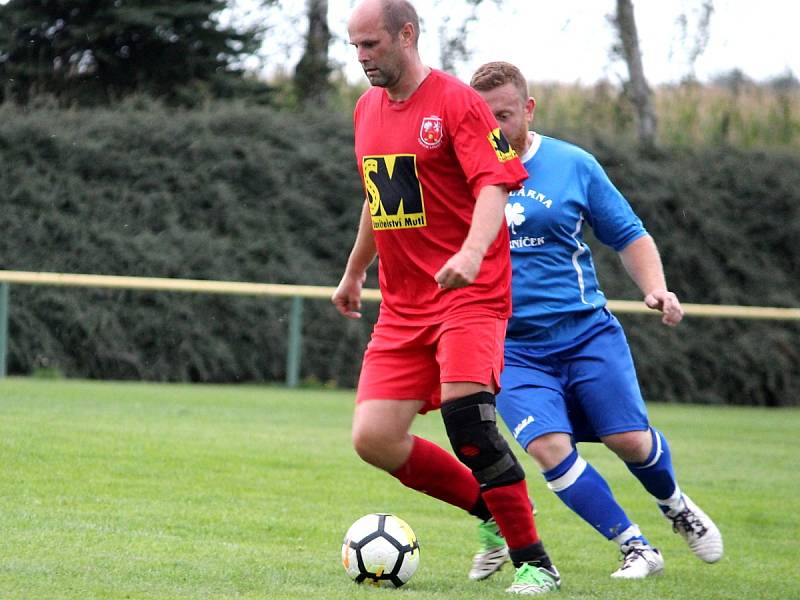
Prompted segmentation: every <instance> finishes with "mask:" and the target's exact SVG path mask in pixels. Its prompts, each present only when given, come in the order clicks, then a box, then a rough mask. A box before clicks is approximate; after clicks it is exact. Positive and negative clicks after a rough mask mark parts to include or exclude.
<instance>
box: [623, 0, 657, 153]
mask: <svg viewBox="0 0 800 600" xmlns="http://www.w3.org/2000/svg"><path fill="white" fill-rule="evenodd" d="M615 23H616V25H617V31H618V33H619V39H620V42H622V52H623V56H624V58H625V62H626V63H627V65H628V75H629V78H630V81H629V82H628V85H627V86H626V87H627V94H628V97H629V98H630V100H631V102H632V103H633V106H634V108H635V109H636V117H637V124H638V132H639V142H640V143H641V144H642V145H643V146H645V147H648V148H651V147H653V146H654V145H655V138H656V113H655V109H654V108H653V92H652V90H651V89H650V86H649V85H647V79H645V76H644V68H643V67H642V53H641V50H640V49H639V36H638V34H637V33H636V20H635V18H634V16H633V4H632V3H631V0H617V16H616V19H615Z"/></svg>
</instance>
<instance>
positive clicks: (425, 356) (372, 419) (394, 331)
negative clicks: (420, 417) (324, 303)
mask: <svg viewBox="0 0 800 600" xmlns="http://www.w3.org/2000/svg"><path fill="white" fill-rule="evenodd" d="M424 329H425V328H418V327H416V328H415V327H407V328H399V327H386V326H383V325H381V324H380V323H379V325H376V327H375V331H374V332H373V336H372V340H371V341H370V345H369V347H368V349H367V352H366V353H365V355H364V361H363V365H362V369H361V378H360V380H359V386H358V394H357V398H356V409H355V413H354V418H353V428H352V440H353V445H354V447H355V449H356V452H357V453H358V455H359V456H360V457H361V458H362V459H363V460H365V461H366V462H368V463H369V464H372V465H374V466H376V467H378V468H380V469H383V470H385V471H388V472H389V473H390V474H391V475H393V476H394V477H395V478H397V479H398V480H399V481H400V482H401V483H402V484H403V485H405V486H407V487H410V488H412V489H414V490H417V491H421V492H423V493H425V494H427V495H429V496H432V497H434V498H437V499H439V500H443V501H444V502H447V503H449V504H453V505H455V506H458V507H459V508H462V509H464V510H466V511H468V512H470V513H471V514H474V515H476V516H478V517H479V518H482V519H483V518H488V516H489V514H490V513H489V511H488V509H487V508H486V506H485V503H484V502H483V499H482V498H481V496H480V490H479V488H478V482H477V481H476V480H475V478H474V477H473V475H472V472H471V471H470V470H469V469H467V468H466V467H465V466H464V465H463V464H461V462H460V461H459V460H457V459H456V458H455V457H454V456H453V455H452V454H451V453H449V452H447V451H446V450H444V449H443V448H441V447H440V446H438V445H437V444H434V443H433V442H431V441H429V440H426V439H423V438H421V437H418V436H413V435H411V434H410V433H409V429H410V427H411V423H412V422H413V420H414V418H415V416H416V415H417V413H418V412H425V411H426V410H428V409H429V408H434V407H437V406H438V404H439V397H440V385H439V367H438V365H437V364H436V359H435V353H434V350H433V347H432V345H431V343H430V342H429V340H427V337H431V335H430V333H428V332H426V331H425V330H424ZM385 398H391V399H389V400H386V399H385ZM407 398H420V400H408V399H407Z"/></svg>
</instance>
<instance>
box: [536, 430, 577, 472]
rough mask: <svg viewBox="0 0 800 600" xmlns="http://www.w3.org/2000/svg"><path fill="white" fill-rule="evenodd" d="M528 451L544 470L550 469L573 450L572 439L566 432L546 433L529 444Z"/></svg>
mask: <svg viewBox="0 0 800 600" xmlns="http://www.w3.org/2000/svg"><path fill="white" fill-rule="evenodd" d="M527 451H528V454H530V455H531V456H532V457H533V459H534V460H535V461H536V464H538V465H539V467H540V468H541V469H542V470H544V471H549V470H550V469H553V468H555V467H557V466H558V465H559V464H561V462H562V461H563V460H564V459H565V458H566V457H567V456H569V454H570V452H572V440H571V438H570V436H569V435H568V434H566V433H546V434H544V435H542V436H539V437H537V438H536V439H535V440H533V441H532V442H531V443H530V444H528V447H527Z"/></svg>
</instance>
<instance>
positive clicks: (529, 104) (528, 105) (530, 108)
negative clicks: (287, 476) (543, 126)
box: [525, 96, 536, 123]
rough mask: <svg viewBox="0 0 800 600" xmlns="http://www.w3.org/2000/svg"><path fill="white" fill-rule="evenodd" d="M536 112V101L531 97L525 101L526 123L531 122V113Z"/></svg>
mask: <svg viewBox="0 0 800 600" xmlns="http://www.w3.org/2000/svg"><path fill="white" fill-rule="evenodd" d="M535 110H536V100H534V99H533V98H532V97H530V96H529V97H528V99H527V100H526V101H525V118H526V119H527V121H528V123H530V122H531V121H533V113H534V111H535Z"/></svg>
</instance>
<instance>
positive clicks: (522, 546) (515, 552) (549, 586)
mask: <svg viewBox="0 0 800 600" xmlns="http://www.w3.org/2000/svg"><path fill="white" fill-rule="evenodd" d="M504 335H505V322H504V321H502V320H496V319H486V318H485V317H475V318H468V317H461V318H459V319H458V320H457V322H455V321H454V322H453V323H448V324H445V325H443V327H442V334H441V337H440V339H439V345H438V350H437V360H438V362H439V364H440V366H441V378H442V419H443V420H444V424H445V429H446V431H447V435H448V437H449V439H450V443H451V445H452V447H453V449H454V451H455V453H456V456H457V457H458V458H459V459H460V460H461V461H462V462H463V463H464V464H465V465H466V466H467V467H468V468H469V469H470V470H471V471H472V473H473V474H474V476H475V478H476V479H477V480H478V482H479V484H480V489H481V496H482V497H483V499H484V501H485V502H486V505H487V506H488V507H489V510H490V511H491V513H492V515H493V517H494V518H495V520H496V522H497V525H498V527H499V529H500V531H501V532H502V534H503V536H504V537H505V539H506V542H507V544H508V547H509V554H510V557H511V560H512V561H513V562H514V564H515V566H516V567H517V574H516V575H515V582H514V584H513V585H512V586H511V587H510V588H508V591H509V592H514V593H524V594H531V593H542V592H546V591H550V590H554V589H557V588H558V586H559V585H560V577H559V575H558V571H557V570H556V568H555V567H554V566H553V564H552V562H551V561H550V557H549V556H548V555H547V552H546V551H545V549H544V545H543V543H542V541H541V539H540V538H539V534H538V532H537V531H536V525H535V522H534V518H533V511H532V510H531V504H530V500H529V498H528V489H527V485H526V483H525V472H524V470H523V469H522V466H521V465H520V464H519V462H518V461H517V459H516V457H515V456H514V454H513V452H512V451H511V448H510V447H509V446H508V443H507V442H506V441H505V439H504V438H503V436H502V435H501V434H500V432H499V430H498V428H497V421H496V412H495V397H494V390H495V389H497V386H498V377H499V374H500V371H501V370H502V349H503V338H504ZM465 348H469V352H464V349H465Z"/></svg>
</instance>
